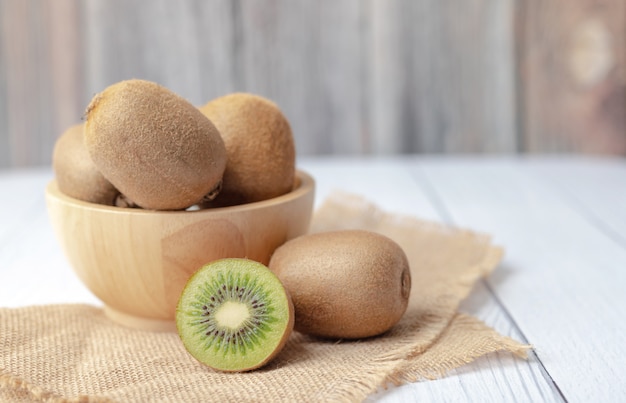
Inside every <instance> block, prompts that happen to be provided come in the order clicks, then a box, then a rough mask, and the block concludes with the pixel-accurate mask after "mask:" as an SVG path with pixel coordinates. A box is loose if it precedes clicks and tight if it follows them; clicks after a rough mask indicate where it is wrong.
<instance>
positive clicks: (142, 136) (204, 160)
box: [85, 79, 226, 210]
mask: <svg viewBox="0 0 626 403" xmlns="http://www.w3.org/2000/svg"><path fill="white" fill-rule="evenodd" d="M85 119H86V122H85V145H86V147H87V150H88V152H89V155H90V156H91V158H92V159H93V162H94V164H95V165H96V166H97V167H98V169H99V170H100V172H102V174H103V175H104V177H105V178H107V179H108V180H109V181H110V182H111V183H112V184H113V185H114V186H115V187H116V188H117V189H118V190H120V192H122V193H123V194H124V195H126V196H127V197H129V198H130V199H131V200H133V201H134V202H135V203H137V205H139V206H140V207H143V208H146V209H153V210H182V209H185V208H187V207H189V206H192V205H194V204H197V203H199V202H200V201H201V200H202V199H203V198H204V197H205V196H207V195H213V196H214V195H215V194H216V192H217V190H218V189H219V187H220V184H221V180H222V175H223V173H224V169H225V167H226V149H225V147H224V142H223V141H222V138H221V136H220V134H219V132H218V131H217V129H216V128H215V126H214V125H213V124H212V123H211V121H210V120H209V119H207V118H206V116H204V115H203V114H202V113H200V111H198V109H197V108H196V107H195V106H193V105H192V104H191V103H189V102H188V101H186V100H185V99H183V98H182V97H180V96H179V95H177V94H175V93H173V92H172V91H170V90H168V89H167V88H165V87H163V86H161V85H159V84H157V83H154V82H151V81H145V80H138V79H132V80H126V81H121V82H118V83H115V84H113V85H111V86H109V87H107V88H106V89H105V90H104V91H102V92H101V93H99V94H97V95H95V96H94V97H93V99H92V100H91V102H90V104H89V106H88V107H87V111H86V114H85Z"/></svg>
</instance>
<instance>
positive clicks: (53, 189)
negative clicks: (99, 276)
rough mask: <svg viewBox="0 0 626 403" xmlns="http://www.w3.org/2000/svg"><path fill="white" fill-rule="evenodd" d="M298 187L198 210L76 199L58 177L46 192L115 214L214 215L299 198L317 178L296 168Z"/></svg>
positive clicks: (64, 200) (252, 208) (69, 203)
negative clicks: (69, 193)
mask: <svg viewBox="0 0 626 403" xmlns="http://www.w3.org/2000/svg"><path fill="white" fill-rule="evenodd" d="M296 180H297V182H296V183H297V187H295V188H294V189H293V190H291V191H290V192H289V193H285V194H284V195H281V196H277V197H274V198H272V199H268V200H262V201H258V202H253V203H246V204H239V205H236V206H228V207H211V208H205V209H198V210H149V209H142V208H130V207H116V206H107V205H105V204H97V203H90V202H86V201H83V200H79V199H76V198H74V197H71V196H68V195H66V194H65V193H63V192H61V190H60V189H59V187H58V185H57V181H56V179H52V180H51V181H50V182H49V183H48V185H47V186H46V193H47V195H48V196H52V197H54V198H56V199H58V200H60V201H62V202H63V203H65V204H68V205H72V206H74V207H77V208H82V209H88V210H99V211H101V212H103V213H106V212H110V213H113V214H119V213H123V214H143V215H177V214H197V215H212V214H222V213H227V212H228V213H231V212H237V211H252V210H258V209H263V208H265V207H268V206H272V205H277V204H282V203H286V202H289V201H291V200H295V199H298V198H300V197H302V196H304V195H306V194H308V193H309V192H312V191H313V190H314V189H315V180H314V179H313V177H312V176H311V175H310V174H308V173H307V172H305V171H303V170H300V169H298V170H296Z"/></svg>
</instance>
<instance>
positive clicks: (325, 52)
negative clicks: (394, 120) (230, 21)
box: [236, 0, 367, 155]
mask: <svg viewBox="0 0 626 403" xmlns="http://www.w3.org/2000/svg"><path fill="white" fill-rule="evenodd" d="M360 5H361V2H359V1H358V0H346V1H340V2H335V1H322V2H293V1H289V0H281V1H276V2H272V3H271V4H267V3H258V2H241V3H240V7H241V8H240V11H241V14H240V18H241V21H240V24H239V28H240V31H241V42H240V43H239V45H238V47H237V49H236V51H237V55H238V56H237V57H238V63H239V64H240V66H241V67H242V73H241V74H242V81H241V86H242V88H243V89H245V90H246V91H250V92H254V93H258V94H260V95H263V96H266V97H268V98H270V99H273V100H275V101H276V102H277V103H278V104H279V106H280V107H281V108H282V109H283V110H284V112H285V114H286V116H287V118H288V119H289V120H290V122H291V124H292V128H293V131H294V135H295V137H296V147H297V150H298V152H299V153H300V154H303V155H304V154H314V153H357V152H362V151H364V150H365V148H366V145H367V143H366V142H365V141H364V140H363V136H364V133H363V123H362V119H363V117H362V115H361V97H363V96H367V94H363V93H362V90H361V87H362V82H363V77H362V73H361V64H360V55H359V51H360V42H359V40H360V29H361V25H360V24H361V21H360Z"/></svg>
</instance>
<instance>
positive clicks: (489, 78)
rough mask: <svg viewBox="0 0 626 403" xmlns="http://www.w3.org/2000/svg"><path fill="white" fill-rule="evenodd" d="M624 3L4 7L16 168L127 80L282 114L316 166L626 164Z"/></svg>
mask: <svg viewBox="0 0 626 403" xmlns="http://www.w3.org/2000/svg"><path fill="white" fill-rule="evenodd" d="M625 27H626V2H625V1H624V0H519V1H515V0H464V1H438V0H322V1H306V0H297V1H296V0H273V1H252V0H250V1H245V0H207V1H202V0H180V1H168V0H143V1H128V0H85V1H81V0H0V168H1V167H23V166H30V165H42V164H49V163H50V157H51V152H52V147H53V145H54V142H55V140H56V138H57V137H58V135H59V134H60V133H61V132H62V131H63V130H64V129H65V128H66V127H68V126H69V125H71V124H74V123H76V122H79V121H80V119H81V116H82V113H83V111H84V109H85V107H86V105H87V103H88V102H89V100H90V99H91V97H92V96H93V95H94V94H95V93H97V92H99V91H101V90H103V89H104V88H105V87H106V86H107V85H109V84H112V83H114V82H117V81H120V80H124V79H128V78H144V79H148V80H153V81H156V82H159V83H160V84H162V85H165V86H167V87H169V88H170V89H172V90H173V91H175V92H177V93H179V94H180V95H182V96H183V97H185V98H187V99H188V100H189V101H191V102H192V103H194V104H196V105H201V104H204V103H205V102H207V101H208V100H210V99H211V98H214V97H217V96H219V95H223V94H225V93H228V92H233V91H249V92H254V93H257V94H261V95H264V96H266V97H268V98H270V99H272V100H274V101H275V102H277V103H278V104H279V105H280V106H281V108H282V109H283V111H284V112H285V114H286V115H287V117H288V118H289V120H290V121H291V124H292V127H293V130H294V134H295V137H296V144H297V150H298V152H299V153H300V154H301V155H310V154H333V153H334V154H392V153H552V152H562V153H600V154H613V155H626V63H625V60H624V59H625V54H626V28H625Z"/></svg>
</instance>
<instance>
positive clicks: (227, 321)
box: [215, 301, 251, 329]
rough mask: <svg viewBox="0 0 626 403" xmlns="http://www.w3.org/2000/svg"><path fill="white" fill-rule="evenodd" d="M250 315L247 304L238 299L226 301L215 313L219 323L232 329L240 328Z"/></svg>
mask: <svg viewBox="0 0 626 403" xmlns="http://www.w3.org/2000/svg"><path fill="white" fill-rule="evenodd" d="M250 316H251V315H250V311H249V310H248V306H247V304H242V303H241V302H236V301H226V302H224V303H223V304H222V306H220V308H219V310H218V311H217V312H216V313H215V319H216V320H217V323H218V324H220V325H221V326H224V327H227V328H230V329H237V328H239V327H240V326H241V325H242V324H243V323H244V322H245V321H246V320H247V319H248V318H250Z"/></svg>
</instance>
